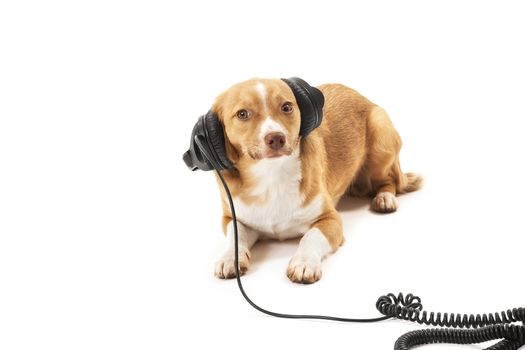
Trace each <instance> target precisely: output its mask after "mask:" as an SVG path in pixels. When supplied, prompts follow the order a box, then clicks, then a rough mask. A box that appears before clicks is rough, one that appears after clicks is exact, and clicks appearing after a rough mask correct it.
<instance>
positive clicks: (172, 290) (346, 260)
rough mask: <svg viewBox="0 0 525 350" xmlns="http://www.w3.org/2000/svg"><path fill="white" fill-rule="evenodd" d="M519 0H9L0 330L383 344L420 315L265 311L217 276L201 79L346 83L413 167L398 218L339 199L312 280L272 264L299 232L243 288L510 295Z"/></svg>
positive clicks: (458, 307)
mask: <svg viewBox="0 0 525 350" xmlns="http://www.w3.org/2000/svg"><path fill="white" fill-rule="evenodd" d="M521 8H522V7H521V4H520V2H518V1H516V2H511V1H498V2H485V1H464V2H457V1H451V2H444V1H440V2H437V1H436V2H433V3H432V4H429V3H423V2H421V1H396V2H384V3H379V2H375V1H366V2H365V1H362V2H360V3H354V2H344V6H343V2H336V1H328V0H327V1H316V2H310V1H288V2H285V1H264V2H259V3H255V2H247V1H243V2H241V1H239V2H232V1H209V2H203V1H192V2H169V1H166V2H157V1H143V2H140V1H122V2H118V1H90V2H68V1H62V2H59V1H49V2H26V1H16V2H15V1H12V2H11V1H5V2H2V3H1V4H0V348H2V349H6V350H7V349H181V348H189V349H197V348H198V349H201V348H217V349H268V348H276V347H277V348H282V349H290V348H299V349H316V348H317V349H318V348H326V349H331V348H333V349H343V348H346V349H356V348H361V349H389V348H392V346H393V343H394V341H395V339H396V338H397V337H398V336H400V335H401V334H402V332H406V331H409V330H412V329H415V328H418V326H417V325H413V324H409V323H406V322H401V321H387V322H383V323H380V324H374V325H349V324H338V323H330V322H318V321H293V320H281V319H274V318H270V317H268V316H264V315H262V314H259V313H258V312H256V311H255V310H253V309H251V308H250V307H249V306H248V304H246V303H245V302H244V300H243V299H241V296H240V294H239V292H238V291H237V289H236V285H235V282H233V281H219V280H216V279H215V278H214V277H213V263H214V261H215V259H216V258H217V257H218V255H219V253H220V252H221V249H222V234H221V230H220V217H221V210H220V200H219V194H218V190H217V186H216V183H215V180H214V179H213V176H212V174H211V173H202V172H195V173H191V172H189V171H188V170H187V169H186V168H185V166H184V164H183V162H182V160H181V157H182V153H183V152H184V151H185V150H186V149H187V147H188V144H189V136H190V132H191V128H192V126H193V124H194V123H195V121H196V119H197V117H198V116H199V115H200V114H203V113H205V112H206V111H207V109H208V108H209V107H210V106H211V104H212V102H213V99H214V97H215V96H216V95H217V94H218V93H220V92H221V91H222V90H224V89H226V88H227V87H228V86H230V85H231V84H233V83H236V82H238V81H240V80H244V79H248V78H251V77H290V76H300V77H302V78H304V79H305V80H307V81H308V82H310V83H312V84H314V85H317V84H322V83H327V82H339V83H344V84H346V85H349V86H351V87H353V88H355V89H357V90H358V91H360V92H361V93H363V94H364V95H365V96H367V97H368V98H370V99H371V100H372V101H374V102H376V103H378V104H379V105H381V106H383V107H384V108H385V109H386V110H387V111H388V112H389V114H390V116H391V118H392V119H393V121H394V124H395V126H396V127H397V129H398V131H399V132H400V134H401V135H402V138H403V141H404V146H403V150H402V154H401V160H402V166H403V168H404V170H405V171H417V172H421V173H422V174H423V175H424V176H425V179H426V182H425V187H424V188H423V189H422V190H421V191H420V192H417V193H413V194H410V195H406V196H403V197H401V198H400V199H399V202H400V209H399V210H398V212H397V213H395V214H392V215H386V216H382V215H376V214H373V213H371V212H370V211H368V203H367V202H364V201H359V200H346V201H345V202H344V203H343V204H342V205H341V211H342V215H343V217H344V226H345V232H346V238H347V243H346V244H345V246H344V247H342V249H341V250H340V251H339V252H337V254H335V255H334V256H332V257H330V258H329V259H328V260H327V261H326V263H325V265H324V275H323V279H322V280H321V281H320V282H319V283H317V284H315V285H311V286H302V285H295V284H292V283H290V282H289V281H288V280H287V278H286V276H285V269H286V264H287V262H288V260H289V258H290V257H291V256H292V254H293V252H294V249H295V246H296V244H297V242H285V243H267V244H264V245H260V246H259V247H258V248H256V249H255V250H254V252H253V256H254V263H253V267H252V269H251V270H250V272H249V273H248V274H247V276H246V277H245V278H244V281H245V285H246V290H247V291H248V293H249V294H250V295H251V296H252V298H253V299H254V300H255V301H256V302H257V303H259V304H260V305H261V306H264V307H268V308H270V309H272V310H275V311H281V312H298V313H313V312H317V313H325V314H333V315H339V316H348V317H367V316H376V315H377V312H376V311H375V308H374V304H375V301H376V299H377V297H379V296H380V295H382V294H384V293H387V292H398V291H405V292H413V293H416V294H418V295H420V296H421V297H422V298H423V304H424V306H425V307H426V308H428V309H431V310H441V311H452V312H491V311H500V310H502V309H506V308H509V307H517V306H523V304H524V302H525V300H524V299H523V290H524V284H523V278H522V276H523V245H524V243H525V238H524V226H525V224H524V223H523V208H524V207H523V203H524V201H523V197H524V196H525V187H524V186H523V179H522V176H523V165H522V162H523V161H522V159H523V154H522V153H523V149H524V146H525V139H524V138H523V133H524V131H523V130H524V129H523V125H524V124H523V118H524V117H525V107H524V104H523V98H524V92H525V91H524V90H525V89H524V81H525V68H524V64H523V63H524V62H525V51H524V45H523V33H525V22H524V21H523V10H522V9H521ZM433 348H434V349H446V348H452V347H449V346H443V345H441V346H433ZM470 348H471V349H478V348H480V347H477V346H472V347H470Z"/></svg>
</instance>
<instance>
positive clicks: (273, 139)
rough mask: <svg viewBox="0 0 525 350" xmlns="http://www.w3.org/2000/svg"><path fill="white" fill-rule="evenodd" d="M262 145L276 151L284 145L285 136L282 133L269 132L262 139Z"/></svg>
mask: <svg viewBox="0 0 525 350" xmlns="http://www.w3.org/2000/svg"><path fill="white" fill-rule="evenodd" d="M264 143H266V146H268V147H270V148H271V149H273V150H274V151H278V150H280V149H281V148H283V146H284V144H285V143H286V136H284V134H283V133H282V132H271V133H269V134H268V135H266V136H265V137H264Z"/></svg>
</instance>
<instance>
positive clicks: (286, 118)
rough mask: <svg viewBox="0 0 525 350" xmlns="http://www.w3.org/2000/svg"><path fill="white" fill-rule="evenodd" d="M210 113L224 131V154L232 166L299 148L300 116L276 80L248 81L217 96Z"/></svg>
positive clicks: (287, 90) (287, 91) (291, 97)
mask: <svg viewBox="0 0 525 350" xmlns="http://www.w3.org/2000/svg"><path fill="white" fill-rule="evenodd" d="M212 111H213V112H214V113H215V115H217V116H218V118H219V121H220V123H221V124H222V125H223V128H224V136H225V146H226V153H227V156H228V158H229V159H231V160H232V161H233V162H234V163H235V162H236V161H238V160H239V159H242V158H248V159H252V160H258V159H263V158H276V157H281V156H286V155H290V154H292V152H293V151H294V149H295V148H296V147H297V146H298V144H299V130H300V127H301V112H300V110H299V107H298V105H297V101H296V99H295V97H294V93H293V92H292V90H291V89H290V87H289V86H288V85H287V84H286V83H285V82H284V81H282V80H280V79H251V80H248V81H245V82H242V83H238V84H236V85H234V86H232V87H231V88H229V89H228V90H226V91H225V92H223V93H222V94H220V95H219V96H218V97H217V99H216V101H215V103H214V105H213V107H212Z"/></svg>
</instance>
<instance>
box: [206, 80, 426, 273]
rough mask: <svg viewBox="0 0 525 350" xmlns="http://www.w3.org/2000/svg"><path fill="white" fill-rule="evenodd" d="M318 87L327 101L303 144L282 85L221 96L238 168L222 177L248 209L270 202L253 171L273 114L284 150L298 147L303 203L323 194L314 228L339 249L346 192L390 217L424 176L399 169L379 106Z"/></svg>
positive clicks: (396, 143) (395, 144) (245, 85)
mask: <svg viewBox="0 0 525 350" xmlns="http://www.w3.org/2000/svg"><path fill="white" fill-rule="evenodd" d="M258 82H263V83H264V84H265V86H266V88H267V99H266V104H267V106H269V107H268V108H269V109H270V110H269V111H262V108H263V106H262V105H261V103H260V98H259V96H258V95H257V91H256V89H255V86H256V84H257V83H258ZM319 89H320V90H321V91H322V92H323V94H324V97H325V105H324V119H323V122H322V124H321V126H320V127H319V128H317V129H316V130H314V131H313V132H312V133H311V134H310V135H308V137H306V138H300V137H298V132H299V127H300V112H299V109H298V108H297V105H296V101H295V98H294V96H293V93H292V91H291V90H290V88H289V87H288V86H287V85H286V84H285V83H284V82H283V81H281V80H279V79H272V80H267V79H265V80H261V79H252V80H248V81H246V82H242V83H239V84H237V85H234V86H233V87H231V88H230V89H228V90H226V91H225V92H224V93H222V94H221V95H220V96H219V97H218V98H217V100H216V102H215V104H214V105H213V107H212V110H213V111H214V112H215V113H216V114H217V115H218V116H219V119H220V121H221V123H222V124H223V126H224V130H225V138H226V149H227V154H228V156H229V158H230V159H231V160H232V161H233V162H234V164H235V167H236V169H235V170H231V171H224V172H223V174H224V177H225V179H226V181H227V183H228V186H229V187H230V190H231V192H232V194H233V196H235V197H239V198H241V199H242V200H243V201H244V202H246V203H263V202H264V201H265V198H262V197H254V196H252V195H251V194H250V193H251V189H252V188H253V187H254V186H256V183H255V182H254V179H252V178H251V176H250V172H249V171H248V170H249V169H250V167H251V166H252V165H253V164H255V163H256V162H257V161H258V160H259V159H261V158H263V157H264V156H265V155H264V149H262V148H261V147H260V145H259V144H258V139H257V134H256V133H257V130H259V125H260V123H262V122H263V120H264V118H265V115H266V114H271V115H272V116H274V117H275V118H278V120H279V121H280V122H281V123H282V124H283V125H284V126H285V128H286V130H287V142H286V146H285V149H284V151H283V152H285V154H290V153H291V152H292V151H293V150H294V149H295V148H296V147H298V146H299V145H300V160H301V171H302V180H301V184H300V191H301V193H302V195H303V198H304V203H303V205H307V204H308V203H309V202H310V201H311V200H312V198H314V197H316V196H317V195H319V194H321V195H322V198H323V202H324V205H323V212H322V213H321V215H319V217H318V218H317V220H315V222H314V223H313V224H312V227H316V228H318V229H319V230H320V231H321V232H322V233H323V234H324V236H325V237H326V238H327V240H328V242H329V243H330V245H331V247H332V249H333V251H335V250H337V248H338V247H339V246H340V245H341V244H342V243H343V241H344V237H343V231H342V224H341V218H340V216H339V214H338V213H337V211H336V209H335V208H336V205H337V203H338V201H339V199H340V198H341V197H342V196H343V195H344V194H345V193H347V192H348V191H350V192H351V193H352V194H356V195H373V196H375V197H376V198H374V200H373V201H372V209H374V210H376V211H380V212H391V211H394V210H396V208H397V205H396V204H395V200H394V198H393V196H395V195H396V194H399V193H405V192H410V191H414V190H417V189H418V188H419V186H420V184H421V177H420V176H418V175H416V174H412V173H408V174H404V173H403V172H402V171H401V167H400V164H399V151H400V149H401V138H400V137H399V134H398V133H397V131H396V130H395V128H394V126H393V125H392V122H391V121H390V119H389V117H388V115H387V114H386V112H385V111H384V110H383V109H382V108H381V107H378V106H377V105H375V104H374V103H372V102H370V101H369V100H368V99H366V98H365V97H363V96H361V95H360V94H359V93H357V92H356V91H355V90H353V89H350V88H348V87H346V86H344V85H341V84H327V85H322V86H320V87H319ZM286 101H290V102H292V103H293V104H294V112H293V114H292V115H291V116H289V115H283V113H282V112H281V110H280V107H281V105H282V104H283V103H284V102H286ZM239 109H246V110H248V111H249V112H250V115H251V117H250V119H249V120H246V121H242V120H239V119H238V118H236V113H237V111H238V110H239ZM219 187H221V186H219ZM221 193H222V199H223V210H224V217H223V229H224V230H226V225H227V224H228V223H229V222H230V221H231V213H230V209H229V206H228V202H227V198H226V196H225V193H224V190H223V189H222V187H221ZM389 194H391V195H392V196H390V195H389ZM291 275H294V274H293V273H292V274H291ZM289 276H290V274H289ZM291 279H292V280H293V278H292V277H291ZM297 282H311V281H301V280H299V281H297Z"/></svg>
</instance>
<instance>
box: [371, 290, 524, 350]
mask: <svg viewBox="0 0 525 350" xmlns="http://www.w3.org/2000/svg"><path fill="white" fill-rule="evenodd" d="M376 308H377V310H378V311H379V312H381V313H382V314H383V315H385V316H388V317H392V318H398V319H400V320H406V321H411V322H417V323H419V324H425V325H428V326H439V327H449V328H448V329H447V328H444V329H439V328H435V329H424V330H418V331H413V332H409V333H406V334H404V335H403V336H401V337H400V338H399V339H398V340H397V341H396V344H395V346H394V349H395V350H408V349H410V348H412V347H414V346H418V345H423V344H433V343H453V344H474V343H481V342H485V341H489V340H496V339H503V340H502V341H500V342H498V343H496V344H494V345H492V346H490V347H488V348H487V350H511V349H512V350H515V349H519V348H520V347H522V346H523V345H525V308H514V309H512V310H510V309H509V310H507V311H502V312H499V313H491V314H483V315H479V314H478V315H473V314H470V315H467V314H454V313H451V314H449V313H443V314H442V313H441V312H438V313H434V312H430V313H427V311H423V305H422V304H421V298H419V297H418V296H415V295H413V294H407V295H406V296H404V295H403V293H399V294H398V295H397V296H396V295H395V294H392V293H390V294H387V295H383V296H382V297H380V298H379V299H378V300H377V302H376ZM519 321H521V322H522V324H523V325H521V326H519V325H511V324H510V323H513V322H519ZM450 327H452V328H477V329H469V330H462V329H450Z"/></svg>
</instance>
